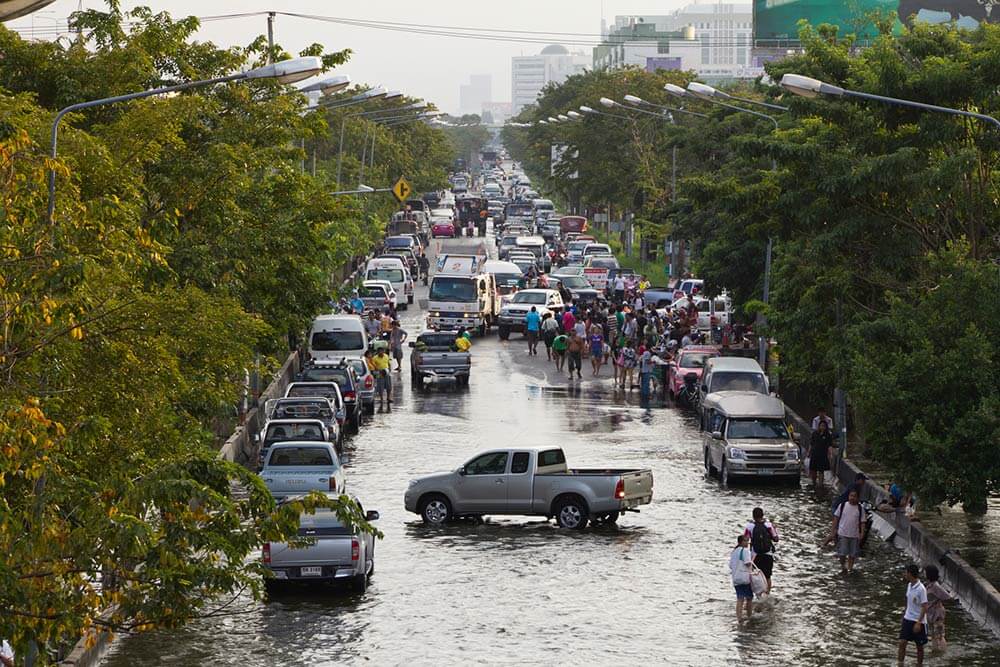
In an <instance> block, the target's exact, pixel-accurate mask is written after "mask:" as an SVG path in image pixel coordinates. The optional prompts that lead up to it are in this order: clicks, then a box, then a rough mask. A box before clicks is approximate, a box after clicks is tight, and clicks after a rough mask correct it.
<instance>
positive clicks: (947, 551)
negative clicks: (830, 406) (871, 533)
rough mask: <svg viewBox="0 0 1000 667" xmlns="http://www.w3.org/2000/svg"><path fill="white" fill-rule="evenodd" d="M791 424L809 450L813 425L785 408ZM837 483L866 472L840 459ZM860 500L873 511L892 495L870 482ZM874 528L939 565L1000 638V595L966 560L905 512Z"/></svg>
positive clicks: (965, 603)
mask: <svg viewBox="0 0 1000 667" xmlns="http://www.w3.org/2000/svg"><path fill="white" fill-rule="evenodd" d="M785 410H786V413H787V415H788V420H789V421H790V422H791V423H792V424H793V427H794V429H795V431H796V433H797V434H799V435H800V436H801V438H802V440H801V441H800V443H799V444H800V446H801V447H805V448H808V447H809V437H810V435H811V425H810V424H808V423H807V422H806V421H805V420H804V419H802V417H800V416H799V415H797V414H795V412H793V411H792V410H790V409H788V407H787V406H786V408H785ZM836 472H837V480H838V481H839V482H840V484H841V485H842V486H846V485H848V484H852V483H854V480H855V479H856V478H857V476H858V473H860V472H864V471H863V470H861V469H860V468H858V467H857V466H856V465H854V463H852V462H851V461H850V460H849V459H841V460H840V461H838V462H837V466H836ZM861 500H863V501H868V502H869V503H871V504H872V507H878V506H879V505H884V504H887V503H889V501H890V500H891V498H890V496H889V493H888V492H887V491H886V490H885V489H883V488H882V487H881V486H879V485H878V484H876V483H875V482H873V481H872V480H870V479H869V480H868V481H866V482H865V486H864V488H863V489H862V492H861ZM875 528H876V530H878V532H879V534H880V535H881V536H882V537H883V538H884V539H885V540H886V541H887V542H890V543H892V544H893V545H894V546H896V547H897V548H899V549H901V550H903V551H906V552H907V553H909V554H910V555H911V556H913V557H914V558H915V559H916V560H918V561H919V562H920V563H921V564H923V565H937V566H938V570H940V573H941V579H942V580H943V582H944V584H945V586H947V587H948V588H949V589H950V590H951V592H952V594H954V595H955V596H956V597H957V598H958V599H959V600H960V601H961V602H962V607H964V608H965V609H966V610H967V611H968V612H969V613H970V614H971V615H972V617H973V618H975V619H976V620H978V621H979V622H980V623H982V624H983V625H985V626H986V627H988V628H989V629H990V630H992V631H993V632H994V633H996V634H997V635H1000V592H998V591H997V589H996V587H995V586H993V584H991V583H990V582H989V581H987V580H986V578H985V577H983V576H982V575H981V574H979V573H978V572H977V571H976V569H975V568H974V567H972V566H971V565H969V563H967V562H966V561H965V559H964V558H962V556H961V555H960V554H959V553H958V552H957V551H954V550H953V549H951V548H950V547H949V546H948V545H947V544H945V543H943V542H942V541H941V540H940V539H939V538H938V537H936V536H934V535H931V534H930V532H929V531H928V530H927V529H926V528H924V527H923V526H922V525H921V524H920V522H919V521H911V520H910V519H909V518H908V517H907V516H906V514H905V512H903V511H902V510H899V511H894V512H876V513H875Z"/></svg>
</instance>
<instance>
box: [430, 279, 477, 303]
mask: <svg viewBox="0 0 1000 667" xmlns="http://www.w3.org/2000/svg"><path fill="white" fill-rule="evenodd" d="M430 300H431V301H460V302H463V303H471V302H474V301H476V284H475V282H474V281H472V280H470V279H468V278H434V280H433V281H432V282H431V294H430Z"/></svg>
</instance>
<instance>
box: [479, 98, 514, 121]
mask: <svg viewBox="0 0 1000 667" xmlns="http://www.w3.org/2000/svg"><path fill="white" fill-rule="evenodd" d="M510 107H511V105H510V102H487V103H486V104H484V105H483V111H482V114H481V115H482V118H483V122H487V123H491V124H493V125H503V124H504V122H506V120H507V119H508V118H510V116H511V113H510Z"/></svg>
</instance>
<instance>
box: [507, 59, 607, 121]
mask: <svg viewBox="0 0 1000 667" xmlns="http://www.w3.org/2000/svg"><path fill="white" fill-rule="evenodd" d="M590 64H591V59H590V57H589V56H587V55H585V54H583V53H570V52H569V51H568V50H567V49H566V47H564V46H560V45H558V44H550V45H549V46H546V47H545V48H544V49H542V52H541V53H539V54H538V55H537V56H516V57H514V58H511V62H510V101H511V113H512V114H513V115H515V116H516V115H517V114H519V113H520V112H521V109H523V108H524V107H526V106H528V105H529V104H534V103H535V100H537V99H538V94H539V93H540V92H542V88H544V87H545V86H546V85H548V84H550V83H562V82H563V81H565V80H566V79H567V78H569V77H570V76H572V75H574V74H579V73H580V72H583V71H584V70H585V69H587V68H588V67H590Z"/></svg>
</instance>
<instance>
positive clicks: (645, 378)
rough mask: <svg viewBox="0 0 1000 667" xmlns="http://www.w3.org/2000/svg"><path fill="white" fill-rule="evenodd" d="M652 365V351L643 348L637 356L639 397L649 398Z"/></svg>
mask: <svg viewBox="0 0 1000 667" xmlns="http://www.w3.org/2000/svg"><path fill="white" fill-rule="evenodd" d="M653 367H654V364H653V353H652V352H650V351H649V350H648V349H644V350H643V351H642V355H641V356H640V357H639V396H640V397H641V398H649V395H650V393H651V383H652V381H653Z"/></svg>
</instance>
